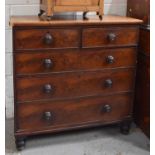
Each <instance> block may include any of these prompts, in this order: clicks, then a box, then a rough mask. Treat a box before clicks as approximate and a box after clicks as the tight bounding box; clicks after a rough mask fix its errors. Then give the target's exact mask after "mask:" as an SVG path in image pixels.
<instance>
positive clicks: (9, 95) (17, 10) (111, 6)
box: [5, 0, 127, 118]
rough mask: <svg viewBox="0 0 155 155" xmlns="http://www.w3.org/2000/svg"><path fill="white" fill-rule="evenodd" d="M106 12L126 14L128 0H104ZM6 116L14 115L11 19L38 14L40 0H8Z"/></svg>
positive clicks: (6, 5)
mask: <svg viewBox="0 0 155 155" xmlns="http://www.w3.org/2000/svg"><path fill="white" fill-rule="evenodd" d="M104 3H105V6H104V8H105V12H104V13H105V14H117V15H125V14H126V5H127V0H104ZM5 8H6V28H5V29H6V50H5V52H6V54H5V55H6V58H5V59H6V73H5V74H6V117H7V118H10V117H13V77H12V72H13V71H12V30H11V27H9V19H10V16H12V15H37V14H38V12H39V0H6V4H5Z"/></svg>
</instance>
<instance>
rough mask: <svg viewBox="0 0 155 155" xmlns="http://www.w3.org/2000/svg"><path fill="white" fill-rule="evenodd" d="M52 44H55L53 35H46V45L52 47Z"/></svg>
mask: <svg viewBox="0 0 155 155" xmlns="http://www.w3.org/2000/svg"><path fill="white" fill-rule="evenodd" d="M52 42H53V37H52V35H51V34H49V33H46V35H45V37H44V43H45V44H46V45H50V44H52Z"/></svg>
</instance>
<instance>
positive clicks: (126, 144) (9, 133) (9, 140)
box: [6, 119, 150, 155]
mask: <svg viewBox="0 0 155 155" xmlns="http://www.w3.org/2000/svg"><path fill="white" fill-rule="evenodd" d="M35 154H36V155H149V154H150V152H149V139H148V138H147V137H146V136H145V135H144V134H143V133H142V132H141V130H140V129H138V128H137V127H136V126H135V125H132V129H131V133H130V134H129V135H127V136H126V135H122V134H120V133H119V128H118V127H117V126H110V127H109V126H108V127H100V128H95V129H91V130H90V129H89V130H81V131H74V132H67V133H63V134H62V133H61V134H57V135H48V136H41V137H37V138H31V139H28V140H27V143H26V148H25V149H24V150H23V151H20V152H18V151H16V148H15V144H14V137H13V120H11V119H10V120H6V155H35Z"/></svg>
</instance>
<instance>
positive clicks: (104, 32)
mask: <svg viewBox="0 0 155 155" xmlns="http://www.w3.org/2000/svg"><path fill="white" fill-rule="evenodd" d="M138 37H139V29H138V27H111V28H110V27H108V28H87V29H83V41H82V44H83V47H102V46H107V47H109V46H127V45H128V46H129V45H137V43H138Z"/></svg>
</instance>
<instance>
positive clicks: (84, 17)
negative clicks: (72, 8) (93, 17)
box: [83, 11, 88, 20]
mask: <svg viewBox="0 0 155 155" xmlns="http://www.w3.org/2000/svg"><path fill="white" fill-rule="evenodd" d="M87 13H88V12H87V11H85V12H84V13H83V19H84V20H88V18H87V17H86V15H87Z"/></svg>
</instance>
